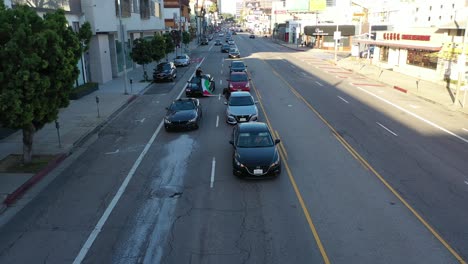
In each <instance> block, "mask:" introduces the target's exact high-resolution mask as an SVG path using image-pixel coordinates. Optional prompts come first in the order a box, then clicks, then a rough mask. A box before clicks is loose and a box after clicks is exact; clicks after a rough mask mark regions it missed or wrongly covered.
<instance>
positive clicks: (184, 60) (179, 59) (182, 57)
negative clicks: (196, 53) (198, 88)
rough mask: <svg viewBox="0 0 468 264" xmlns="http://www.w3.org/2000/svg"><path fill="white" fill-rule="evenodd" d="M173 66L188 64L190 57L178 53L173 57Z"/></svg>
mask: <svg viewBox="0 0 468 264" xmlns="http://www.w3.org/2000/svg"><path fill="white" fill-rule="evenodd" d="M174 65H175V66H188V65H190V57H189V56H188V55H187V54H182V55H178V56H177V57H176V58H175V59H174Z"/></svg>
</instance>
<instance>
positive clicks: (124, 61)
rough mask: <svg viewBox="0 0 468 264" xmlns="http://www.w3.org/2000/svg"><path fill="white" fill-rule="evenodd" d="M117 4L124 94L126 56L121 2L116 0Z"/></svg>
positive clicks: (125, 90)
mask: <svg viewBox="0 0 468 264" xmlns="http://www.w3.org/2000/svg"><path fill="white" fill-rule="evenodd" d="M117 2H118V4H119V27H120V35H121V36H122V37H121V39H122V40H121V42H120V45H121V48H122V54H123V71H124V94H128V92H127V79H128V78H127V58H126V52H125V36H124V28H123V25H122V4H121V2H120V0H117Z"/></svg>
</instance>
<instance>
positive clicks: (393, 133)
mask: <svg viewBox="0 0 468 264" xmlns="http://www.w3.org/2000/svg"><path fill="white" fill-rule="evenodd" d="M376 123H377V125H379V126H381V127H382V128H383V129H385V130H387V131H388V132H389V133H391V134H392V135H394V136H395V137H398V135H397V134H396V133H395V132H393V131H391V130H390V129H388V128H386V127H385V126H384V125H382V124H380V123H379V122H376Z"/></svg>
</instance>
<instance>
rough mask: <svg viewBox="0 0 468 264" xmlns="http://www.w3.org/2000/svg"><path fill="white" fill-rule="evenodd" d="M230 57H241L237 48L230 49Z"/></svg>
mask: <svg viewBox="0 0 468 264" xmlns="http://www.w3.org/2000/svg"><path fill="white" fill-rule="evenodd" d="M229 58H240V52H239V50H238V49H237V48H230V49H229Z"/></svg>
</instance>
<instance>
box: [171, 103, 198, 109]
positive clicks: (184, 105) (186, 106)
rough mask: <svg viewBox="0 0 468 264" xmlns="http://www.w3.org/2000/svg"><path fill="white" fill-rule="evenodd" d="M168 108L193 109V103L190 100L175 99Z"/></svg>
mask: <svg viewBox="0 0 468 264" xmlns="http://www.w3.org/2000/svg"><path fill="white" fill-rule="evenodd" d="M169 109H170V110H173V111H183V110H193V109H195V104H194V103H193V102H192V101H176V102H173V103H172V105H171V107H170V108H169Z"/></svg>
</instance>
